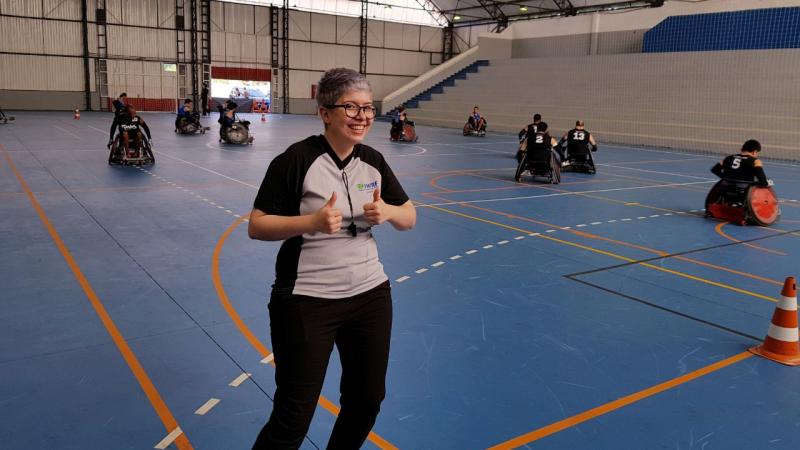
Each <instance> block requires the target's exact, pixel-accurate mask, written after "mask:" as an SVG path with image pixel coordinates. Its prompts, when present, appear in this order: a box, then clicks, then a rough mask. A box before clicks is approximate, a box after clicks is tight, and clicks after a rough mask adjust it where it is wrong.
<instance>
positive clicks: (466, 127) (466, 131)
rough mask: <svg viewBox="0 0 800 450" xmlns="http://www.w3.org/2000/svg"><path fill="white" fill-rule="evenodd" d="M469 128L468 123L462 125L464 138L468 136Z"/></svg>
mask: <svg viewBox="0 0 800 450" xmlns="http://www.w3.org/2000/svg"><path fill="white" fill-rule="evenodd" d="M469 133H470V128H469V123H466V124H464V136H469Z"/></svg>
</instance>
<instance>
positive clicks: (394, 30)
mask: <svg viewBox="0 0 800 450" xmlns="http://www.w3.org/2000/svg"><path fill="white" fill-rule="evenodd" d="M383 43H384V46H385V47H387V48H403V25H402V24H399V23H392V22H385V23H384V42H383Z"/></svg>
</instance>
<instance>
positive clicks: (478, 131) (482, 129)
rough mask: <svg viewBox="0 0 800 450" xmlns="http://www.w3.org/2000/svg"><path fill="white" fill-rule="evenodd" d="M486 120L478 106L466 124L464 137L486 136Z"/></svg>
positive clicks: (473, 109)
mask: <svg viewBox="0 0 800 450" xmlns="http://www.w3.org/2000/svg"><path fill="white" fill-rule="evenodd" d="M486 124H487V122H486V118H485V117H483V116H482V115H481V113H480V109H479V108H478V106H477V105H475V107H474V108H472V114H470V115H469V118H467V123H465V124H464V136H481V137H483V136H486Z"/></svg>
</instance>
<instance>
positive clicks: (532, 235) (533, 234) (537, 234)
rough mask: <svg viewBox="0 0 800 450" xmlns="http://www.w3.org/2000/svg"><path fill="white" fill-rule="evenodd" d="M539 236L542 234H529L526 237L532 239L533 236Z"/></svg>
mask: <svg viewBox="0 0 800 450" xmlns="http://www.w3.org/2000/svg"><path fill="white" fill-rule="evenodd" d="M541 234H542V233H530V234H528V236H531V237H533V236H539V235H541Z"/></svg>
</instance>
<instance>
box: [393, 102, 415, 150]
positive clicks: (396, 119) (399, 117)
mask: <svg viewBox="0 0 800 450" xmlns="http://www.w3.org/2000/svg"><path fill="white" fill-rule="evenodd" d="M417 139H418V137H417V130H416V128H414V122H413V121H411V120H408V114H406V108H405V106H400V107H399V108H397V110H396V111H395V112H394V114H393V115H392V128H391V130H389V140H391V141H392V142H417Z"/></svg>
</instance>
